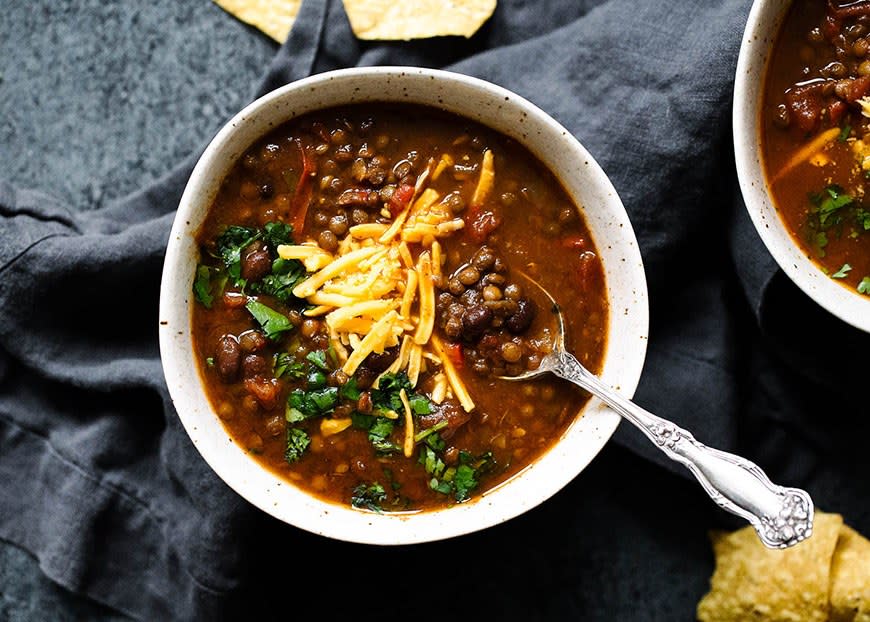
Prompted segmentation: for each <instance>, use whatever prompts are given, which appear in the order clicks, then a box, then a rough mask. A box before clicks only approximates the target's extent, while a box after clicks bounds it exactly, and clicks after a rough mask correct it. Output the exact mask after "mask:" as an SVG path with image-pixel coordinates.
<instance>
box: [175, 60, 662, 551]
mask: <svg viewBox="0 0 870 622" xmlns="http://www.w3.org/2000/svg"><path fill="white" fill-rule="evenodd" d="M387 100H392V101H400V102H403V101H404V102H412V103H418V104H427V105H430V106H434V107H438V108H442V109H445V110H449V111H452V112H454V113H457V114H460V115H463V116H465V117H468V118H470V119H473V120H475V121H478V122H480V123H483V124H485V125H487V126H489V127H492V128H494V129H496V130H498V131H500V132H502V133H504V134H506V135H508V136H511V137H513V138H514V139H516V140H518V141H519V142H521V143H523V144H525V145H526V146H527V147H528V148H529V149H530V150H531V151H532V153H534V154H535V155H536V156H537V157H538V158H540V159H541V160H542V161H543V163H544V164H545V165H547V166H548V167H549V168H550V169H551V170H552V171H553V172H554V173H555V174H556V176H557V177H558V178H559V179H561V180H562V182H563V184H564V185H565V187H566V189H567V191H568V193H569V194H570V195H571V196H572V197H573V198H574V200H575V201H576V202H577V203H578V204H580V205H582V206H583V208H584V214H585V217H586V221H587V223H588V225H589V228H590V230H591V232H592V234H593V237H594V240H595V243H596V245H597V247H598V250H599V252H600V254H601V258H602V261H603V264H604V268H605V273H606V279H607V286H608V296H609V303H610V323H609V326H608V331H609V332H608V335H609V336H608V346H607V352H606V357H605V361H604V366H603V372H602V377H603V379H604V380H605V381H606V382H607V383H609V384H611V385H613V386H615V387H618V389H619V390H620V391H621V392H622V393H623V394H625V395H627V396H631V395H632V394H633V392H634V389H635V387H636V386H637V382H638V379H639V377H640V372H641V368H642V366H643V360H644V355H645V353H646V338H647V323H648V310H647V292H646V279H645V276H644V271H643V265H642V263H641V257H640V253H639V251H638V247H637V241H636V239H635V236H634V232H633V230H632V228H631V224H630V223H629V221H628V217H627V215H626V213H625V209H624V208H623V206H622V203H621V202H620V200H619V197H618V196H617V194H616V191H615V190H614V188H613V186H612V185H611V183H610V181H609V180H608V178H607V177H606V176H605V174H604V172H603V171H602V170H601V168H600V167H599V166H598V165H597V164H596V163H595V161H594V160H593V159H592V156H590V155H589V153H588V152H587V151H586V150H585V149H584V148H583V147H582V146H581V145H580V143H578V142H577V140H575V139H574V137H573V136H571V134H570V133H569V132H568V131H567V130H565V129H564V128H563V127H562V126H561V125H559V124H558V123H556V122H555V121H554V120H553V119H552V118H550V117H549V116H547V115H546V114H545V113H544V112H543V111H541V110H540V109H539V108H537V107H535V106H534V105H532V104H531V103H529V102H528V101H526V100H524V99H522V98H520V97H518V96H517V95H515V94H513V93H511V92H509V91H507V90H505V89H502V88H500V87H497V86H495V85H493V84H489V83H487V82H483V81H481V80H477V79H474V78H469V77H466V76H462V75H459V74H453V73H447V72H443V71H432V70H428V69H416V68H407V67H405V68H396V67H380V68H365V69H350V70H342V71H336V72H331V73H325V74H321V75H317V76H313V77H311V78H307V79H305V80H301V81H299V82H294V83H292V84H288V85H287V86H284V87H282V88H280V89H278V90H276V91H273V92H272V93H269V94H268V95H265V96H263V97H262V98H260V99H258V100H257V101H255V102H254V103H252V104H251V105H249V106H248V107H247V108H245V109H244V110H243V111H242V112H240V113H239V114H238V115H236V116H235V117H234V118H233V119H232V120H231V121H230V122H229V123H228V124H227V125H226V126H225V127H224V128H223V129H222V130H221V131H220V132H219V133H218V135H217V136H216V137H215V138H214V140H213V141H212V142H211V144H210V145H209V146H208V148H207V149H206V150H205V153H203V155H202V157H201V158H200V160H199V163H198V164H197V165H196V168H195V169H194V171H193V174H192V175H191V178H190V181H189V182H188V184H187V188H186V189H185V191H184V195H183V197H182V199H181V204H180V206H179V208H178V213H177V215H176V217H175V223H174V225H173V227H172V233H171V236H170V240H169V245H168V248H167V251H166V261H165V264H164V269H163V279H162V283H161V291H160V318H159V319H160V324H159V331H160V353H161V357H162V359H163V369H164V372H165V374H166V381H167V383H168V385H169V391H170V394H171V395H172V400H173V402H174V404H175V408H176V410H177V411H178V416H179V417H180V418H181V421H182V423H183V424H184V427H185V429H186V430H187V433H188V434H189V435H190V438H191V440H192V441H193V444H194V445H195V446H196V448H197V449H198V450H199V452H200V453H201V454H202V456H203V458H205V460H206V462H208V464H209V465H210V466H211V467H212V468H213V469H214V471H215V472H216V473H217V474H218V475H219V476H220V477H221V478H222V479H223V480H224V481H225V482H226V483H227V484H229V485H230V486H231V487H232V488H233V489H234V490H235V491H236V492H238V493H239V494H240V495H242V496H243V497H244V498H245V499H247V500H248V501H250V502H251V503H253V504H254V505H256V506H257V507H259V508H260V509H262V510H264V511H265V512H268V513H269V514H272V515H273V516H275V517H277V518H279V519H281V520H283V521H285V522H287V523H290V524H293V525H296V526H297V527H301V528H302V529H306V530H308V531H311V532H314V533H318V534H322V535H325V536H329V537H332V538H337V539H341V540H349V541H355V542H364V543H371V544H407V543H414V542H424V541H429V540H437V539H442V538H447V537H451V536H456V535H459V534H463V533H468V532H472V531H476V530H478V529H483V528H485V527H488V526H491V525H495V524H497V523H501V522H503V521H505V520H508V519H509V518H512V517H514V516H516V515H518V514H520V513H522V512H525V511H526V510H528V509H530V508H532V507H534V506H536V505H538V504H539V503H541V502H542V501H544V500H545V499H547V498H548V497H550V496H551V495H553V494H554V493H556V492H557V491H558V490H559V489H560V488H562V487H563V486H565V485H566V484H567V483H568V482H570V481H571V480H572V479H573V478H574V477H575V476H576V475H577V474H578V473H580V471H582V470H583V468H584V467H585V466H586V465H587V464H588V463H589V461H590V460H592V458H594V457H595V455H596V454H597V453H598V452H599V451H600V450H601V448H602V447H603V446H604V444H605V443H606V442H607V440H608V439H609V438H610V436H611V435H612V434H613V432H614V430H615V429H616V426H617V424H618V422H619V417H618V416H617V415H616V414H614V413H612V412H610V411H609V410H607V408H606V407H605V406H604V405H603V404H602V403H601V402H599V401H598V400H594V399H593V400H592V401H590V402H589V403H588V404H587V405H586V407H585V408H584V412H583V416H582V417H581V418H578V419H577V420H576V421H575V422H574V424H572V425H571V427H570V428H569V429H568V430H567V431H566V433H565V434H564V436H563V438H561V439H560V440H559V441H558V443H556V444H555V446H554V447H553V448H552V449H551V450H550V451H549V452H547V453H546V454H545V455H544V456H543V457H541V458H540V459H539V460H538V461H537V462H535V463H534V464H533V465H531V466H530V467H528V468H526V469H525V470H524V471H523V472H521V473H520V474H518V475H517V476H515V477H514V478H512V479H511V480H509V481H508V482H506V483H504V484H502V485H501V486H499V487H498V488H496V489H494V490H492V491H490V492H488V493H486V494H485V495H482V496H481V497H479V498H478V499H477V500H474V501H471V502H468V503H464V504H461V505H458V506H454V507H452V508H449V509H445V510H439V511H430V512H422V513H416V514H380V515H379V514H374V513H370V512H361V511H358V510H354V509H352V508H350V507H344V506H339V505H335V504H332V503H328V502H324V501H321V500H319V499H317V498H316V497H313V496H312V495H310V494H307V493H306V492H304V491H302V490H301V489H299V488H297V487H295V486H293V485H292V484H290V483H288V482H286V481H284V480H282V479H281V478H279V477H278V476H276V475H275V474H273V473H271V472H270V471H268V470H267V469H265V468H263V467H261V466H260V465H258V464H257V463H256V462H255V461H254V460H253V459H252V458H250V457H249V456H248V455H247V454H246V453H245V452H244V451H243V450H242V449H240V448H239V446H238V445H237V444H235V443H233V442H231V441H230V440H229V437H228V435H227V432H226V431H225V430H224V427H223V425H222V424H221V422H220V420H219V419H218V417H217V416H216V415H215V413H214V412H213V410H212V407H211V405H210V404H209V402H208V400H207V398H206V395H205V393H204V391H203V388H202V381H201V379H200V375H199V371H198V369H197V364H196V361H195V360H194V355H193V348H192V343H191V330H190V322H191V309H192V305H193V304H194V302H193V296H192V295H191V286H192V283H193V278H194V271H195V268H196V263H197V257H198V251H197V245H196V242H195V240H194V236H195V234H196V232H197V230H198V229H199V227H200V225H201V223H202V221H203V219H204V218H205V216H206V212H207V210H208V208H209V206H210V204H211V202H212V200H213V198H214V196H215V194H216V192H217V190H218V187H219V186H220V183H221V181H222V180H223V178H224V176H225V175H226V174H227V173H228V171H229V170H230V168H231V166H232V165H233V163H234V162H235V161H236V159H237V158H238V157H239V155H240V154H242V153H243V152H244V151H245V149H246V148H247V147H248V146H250V145H251V144H252V143H253V142H254V141H255V140H256V139H258V138H260V137H261V136H263V135H264V134H265V133H267V132H268V131H269V130H270V129H271V128H272V127H274V126H278V125H280V124H281V123H284V122H285V121H287V120H289V119H291V118H294V117H296V116H298V115H301V114H304V113H306V112H310V111H312V110H317V109H322V108H326V107H331V106H335V105H340V104H348V103H353V102H367V101H387ZM566 312H568V313H570V312H571V310H570V309H566Z"/></svg>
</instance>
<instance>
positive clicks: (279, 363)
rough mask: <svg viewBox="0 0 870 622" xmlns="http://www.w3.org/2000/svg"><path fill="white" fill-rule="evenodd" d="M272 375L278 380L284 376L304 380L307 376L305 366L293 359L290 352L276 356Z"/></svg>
mask: <svg viewBox="0 0 870 622" xmlns="http://www.w3.org/2000/svg"><path fill="white" fill-rule="evenodd" d="M272 375H274V376H275V377H276V378H281V377H282V376H287V377H288V378H302V377H303V376H305V365H304V364H303V363H302V362H301V361H297V360H296V359H295V358H293V355H292V354H290V353H289V352H281V353H280V354H276V355H275V360H274V362H273V363H272Z"/></svg>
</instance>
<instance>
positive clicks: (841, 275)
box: [831, 263, 852, 279]
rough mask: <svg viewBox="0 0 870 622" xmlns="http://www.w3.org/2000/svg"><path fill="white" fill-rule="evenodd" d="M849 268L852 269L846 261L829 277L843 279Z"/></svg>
mask: <svg viewBox="0 0 870 622" xmlns="http://www.w3.org/2000/svg"><path fill="white" fill-rule="evenodd" d="M851 269H852V266H850V265H849V264H847V263H844V264H843V267H842V268H840V269H839V270H837V271H836V272H834V274H832V275H831V278H832V279H845V278H846V275H847V274H849V271H850V270H851Z"/></svg>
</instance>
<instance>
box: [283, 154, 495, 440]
mask: <svg viewBox="0 0 870 622" xmlns="http://www.w3.org/2000/svg"><path fill="white" fill-rule="evenodd" d="M452 164H453V161H452V159H451V158H450V157H449V156H447V155H444V156H441V157H440V158H439V160H438V163H437V165H436V163H435V160H434V159H430V160H429V163H428V166H427V168H426V170H425V171H424V172H423V173H422V174H421V175H420V176H419V177H418V179H417V184H416V185H415V188H414V192H413V195H412V196H411V199H410V200H409V201H408V203H407V205H405V206H404V207H403V208H402V210H401V211H400V212H399V213H398V214H395V216H394V217H392V222H390V223H384V222H379V223H365V224H359V225H354V226H352V227H350V229H349V230H348V233H347V235H346V236H345V237H343V238H342V239H341V240H339V243H338V247H337V248H336V249H335V251H334V253H330V252H327V251H326V250H324V249H322V248H320V247H319V246H318V245H317V244H316V242H314V241H307V242H304V243H302V244H294V245H282V246H281V247H279V249H278V254H279V256H280V257H282V258H284V259H298V260H300V261H302V262H303V263H304V264H305V266H306V269H307V270H308V272H310V273H311V274H309V276H308V278H306V279H305V280H304V281H302V282H301V283H299V284H297V285H296V286H295V287H294V288H293V294H294V295H295V296H297V297H299V298H304V299H305V300H306V301H307V302H308V303H309V304H310V305H311V308H309V309H307V310H306V311H305V312H304V315H305V316H307V317H321V316H322V317H323V319H324V322H325V324H326V330H327V334H328V336H329V342H330V344H331V345H332V347H333V349H334V350H335V353H336V356H337V357H338V360H339V361H340V362H341V369H342V371H343V372H344V373H345V374H347V375H348V376H352V375H353V374H354V372H356V370H357V369H358V368H359V366H360V364H361V363H362V362H363V361H364V360H365V359H366V357H368V356H369V355H370V354H372V353H382V352H384V350H386V349H388V348H393V347H396V346H399V354H398V356H397V357H396V359H395V360H394V361H393V362H392V364H391V365H390V366H389V367H388V368H387V369H386V370H384V372H382V373H381V374H380V375H379V376H378V378H377V379H375V382H374V383H373V386H374V387H377V386H378V382H379V381H380V379H381V378H382V377H383V376H384V375H385V374H388V373H393V374H395V373H399V372H402V371H404V372H405V373H406V374H407V376H408V379H409V380H410V382H411V386H416V385H417V382H418V380H419V379H420V377H421V374H422V373H424V372H426V371H428V370H431V369H433V368H434V371H433V373H434V377H433V382H434V385H433V389H432V392H431V397H432V401H434V402H435V403H437V404H440V403H442V402H443V401H444V400H445V399H447V398H450V397H455V398H456V399H458V400H459V402H460V404H461V405H462V407H463V408H464V409H465V410H466V411H471V410H473V409H474V402H473V401H472V399H471V397H470V395H469V394H468V391H467V389H466V388H465V386H464V384H463V383H462V380H461V379H460V378H459V375H458V374H457V372H456V369H455V367H454V366H453V364H452V362H451V361H450V359H449V358H448V357H447V356H446V355H445V353H444V348H443V345H442V344H441V342H440V341H439V340H438V338H437V337H436V336H435V335H434V332H433V331H434V325H435V287H434V284H433V278H435V277H438V278H443V272H442V267H443V265H444V262H445V260H446V257H445V254H444V249H443V247H442V246H441V243H440V242H439V241H438V240H439V238H445V237H448V236H450V235H452V234H453V233H454V232H456V231H459V230H461V229H462V228H463V227H464V226H465V222H464V221H463V220H462V218H458V217H455V216H454V214H453V212H452V210H451V209H450V207H449V205H448V204H447V201H446V199H444V198H443V197H442V195H441V193H439V192H438V191H436V190H435V189H433V188H430V187H428V183H429V182H430V181H431V180H435V179H437V178H438V177H439V176H440V175H441V174H442V173H443V172H444V170H445V169H446V168H447V167H448V166H452ZM493 176H494V167H493V156H492V152H491V151H486V152H485V153H484V156H483V163H482V166H481V174H480V180H479V181H478V184H477V188H476V190H475V197H476V198H477V199H480V200H483V199H485V197H486V195H487V194H488V193H489V191H490V190H491V188H492V183H493ZM381 213H382V214H383V215H384V216H385V217H387V218H390V217H391V215H390V212H389V210H388V209H387V206H386V205H384V209H383V210H382V212H381ZM439 368H440V370H439ZM402 401H403V406H404V410H405V413H404V417H405V422H406V438H405V446H404V451H405V453H406V455H410V453H409V452H412V451H413V447H414V425H413V417H412V414H413V413H412V411H411V408H410V405H409V403H408V400H407V395H405V394H404V391H403V392H402ZM388 416H389V417H390V418H398V417H399V416H400V415H399V414H398V413H394V412H390V413H389V414H388ZM325 421H326V420H325ZM328 421H329V423H325V422H324V424H323V425H324V426H326V427H325V428H323V429H322V430H321V431H322V433H323V434H324V436H328V435H330V434H336V433H338V432H341V431H342V430H344V429H346V427H347V425H349V424H347V425H346V421H347V420H344V419H339V420H328Z"/></svg>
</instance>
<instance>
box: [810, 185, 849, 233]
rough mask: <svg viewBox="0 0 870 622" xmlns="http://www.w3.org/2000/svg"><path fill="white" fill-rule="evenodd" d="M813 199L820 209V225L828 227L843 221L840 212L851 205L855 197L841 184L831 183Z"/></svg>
mask: <svg viewBox="0 0 870 622" xmlns="http://www.w3.org/2000/svg"><path fill="white" fill-rule="evenodd" d="M812 200H813V203H814V204H815V205H816V207H817V209H818V211H817V213H818V216H819V225H821V227H822V229H828V228H829V227H831V226H833V225H837V224H840V222H842V217H841V216H840V215H839V214H838V212H839V211H840V210H841V209H842V208H844V207H846V206H847V205H850V204H851V203H852V202H853V201H854V200H855V199H853V198H852V196H851V195H849V194H846V193H845V192H843V189H842V188H841V187H840V186H837V185H835V184H831V185H830V186H827V187H826V188H825V189H824V191H822V192H821V193H820V194H818V195H815V196H814V197H813V198H812Z"/></svg>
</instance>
